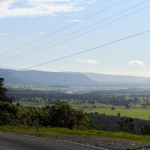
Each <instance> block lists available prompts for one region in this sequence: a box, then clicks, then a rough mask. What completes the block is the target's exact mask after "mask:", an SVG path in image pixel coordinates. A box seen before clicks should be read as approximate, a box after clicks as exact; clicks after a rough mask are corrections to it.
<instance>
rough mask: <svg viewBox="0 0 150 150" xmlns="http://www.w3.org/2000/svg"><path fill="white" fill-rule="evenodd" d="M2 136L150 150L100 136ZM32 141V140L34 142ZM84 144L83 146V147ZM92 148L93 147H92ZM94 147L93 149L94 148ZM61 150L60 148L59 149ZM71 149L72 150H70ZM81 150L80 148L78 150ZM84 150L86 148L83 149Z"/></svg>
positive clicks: (110, 148)
mask: <svg viewBox="0 0 150 150" xmlns="http://www.w3.org/2000/svg"><path fill="white" fill-rule="evenodd" d="M2 134H5V135H9V136H12V137H16V138H17V136H18V137H20V139H21V138H22V137H26V139H30V138H33V139H35V140H39V141H41V140H47V143H48V141H49V143H50V141H55V142H56V143H57V142H58V143H59V142H62V143H70V144H71V145H76V144H74V143H79V144H81V147H84V145H87V146H89V147H87V148H86V149H91V150H92V149H97V148H102V149H104V150H150V144H146V143H139V142H134V141H129V140H122V139H116V138H107V137H98V136H76V135H24V134H15V133H7V132H1V131H0V136H1V135H2ZM33 139H32V140H33ZM82 144H83V146H82ZM78 146H79V145H78ZM90 146H91V147H90ZM92 147H93V148H92ZM58 149H59V148H58ZM70 149H71V148H70ZM78 149H79V148H78ZM82 149H84V148H82Z"/></svg>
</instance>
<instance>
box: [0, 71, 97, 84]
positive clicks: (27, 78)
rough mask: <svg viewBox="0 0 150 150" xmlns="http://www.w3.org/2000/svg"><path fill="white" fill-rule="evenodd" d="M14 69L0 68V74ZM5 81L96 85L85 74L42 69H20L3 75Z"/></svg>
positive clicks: (10, 82) (9, 82)
mask: <svg viewBox="0 0 150 150" xmlns="http://www.w3.org/2000/svg"><path fill="white" fill-rule="evenodd" d="M12 71H14V70H5V69H0V74H4V73H9V72H12ZM4 78H5V83H7V84H19V85H35V86H40V85H45V86H48V85H53V86H94V85H98V83H97V82H96V81H93V80H92V79H90V78H89V77H87V76H86V75H85V74H82V73H63V72H44V71H20V72H16V73H13V74H10V75H6V76H5V75H4Z"/></svg>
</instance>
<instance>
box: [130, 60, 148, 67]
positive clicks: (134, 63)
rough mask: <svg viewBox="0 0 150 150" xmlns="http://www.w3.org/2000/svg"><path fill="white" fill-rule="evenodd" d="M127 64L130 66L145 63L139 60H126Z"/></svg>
mask: <svg viewBox="0 0 150 150" xmlns="http://www.w3.org/2000/svg"><path fill="white" fill-rule="evenodd" d="M128 65H130V66H145V65H146V64H145V63H144V62H143V61H140V60H131V61H129V62H128Z"/></svg>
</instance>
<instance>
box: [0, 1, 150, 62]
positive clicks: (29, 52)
mask: <svg viewBox="0 0 150 150" xmlns="http://www.w3.org/2000/svg"><path fill="white" fill-rule="evenodd" d="M148 1H149V0H146V1H144V2H142V3H139V4H136V5H134V6H132V7H130V8H128V9H125V10H123V11H120V12H119V13H116V14H115V15H112V16H110V17H107V18H105V19H103V20H101V21H98V22H96V23H94V24H92V25H89V26H87V27H85V28H82V29H80V30H77V31H75V32H73V33H71V34H68V35H66V36H63V37H61V38H59V39H57V40H54V41H51V42H49V43H46V44H42V45H40V46H38V47H35V48H32V49H30V50H28V51H26V52H24V53H21V54H24V55H23V56H20V54H19V55H15V56H14V57H10V58H9V59H8V61H6V62H4V63H1V65H3V64H7V63H9V62H12V61H15V60H18V59H21V58H25V57H27V56H30V55H31V54H34V53H35V52H40V51H41V49H42V50H43V49H48V48H51V47H55V46H58V45H60V44H63V43H65V42H68V41H70V40H72V39H75V38H78V37H80V36H82V35H85V34H87V33H89V32H92V31H95V30H97V29H100V28H103V27H105V26H107V25H109V24H112V23H114V22H117V21H119V20H121V19H123V18H126V17H128V16H130V15H133V14H135V13H137V12H139V11H142V10H145V9H146V8H148V7H150V5H148V6H146V7H143V8H141V9H138V10H136V11H134V12H132V13H129V14H128V15H125V16H122V17H120V18H118V19H115V20H113V21H111V22H108V23H105V24H104V25H101V26H99V27H97V28H94V29H92V30H89V31H87V32H84V33H82V34H79V35H77V36H74V37H72V38H69V39H67V40H64V38H66V37H69V36H71V35H74V34H76V33H78V32H81V31H84V30H86V29H88V28H90V27H92V26H95V25H97V24H99V23H102V22H104V21H107V20H109V19H112V18H113V17H116V16H118V15H120V14H122V13H125V12H127V11H129V10H131V9H134V8H136V7H138V6H140V5H142V4H144V3H146V2H148ZM61 39H63V41H60V42H57V41H59V40H61ZM53 42H57V43H55V44H53V45H50V46H47V45H49V44H51V43H53ZM43 46H47V47H43ZM37 49H39V50H37ZM33 50H35V51H33ZM31 51H33V52H31ZM26 53H27V54H26ZM18 56H19V58H18V59H16V58H17V57H18ZM10 59H11V60H10ZM1 62H2V61H1Z"/></svg>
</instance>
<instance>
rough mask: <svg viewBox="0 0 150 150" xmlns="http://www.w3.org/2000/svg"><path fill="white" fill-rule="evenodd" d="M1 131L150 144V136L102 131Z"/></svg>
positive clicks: (0, 128)
mask: <svg viewBox="0 0 150 150" xmlns="http://www.w3.org/2000/svg"><path fill="white" fill-rule="evenodd" d="M0 131H6V132H14V133H21V134H41V135H62V134H63V135H71V136H77V135H84V136H100V137H110V138H119V139H125V140H132V141H138V142H146V143H150V135H147V136H146V135H135V134H129V133H124V132H107V131H100V130H70V129H66V128H44V127H42V128H40V129H39V132H38V133H36V128H34V127H24V126H0Z"/></svg>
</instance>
